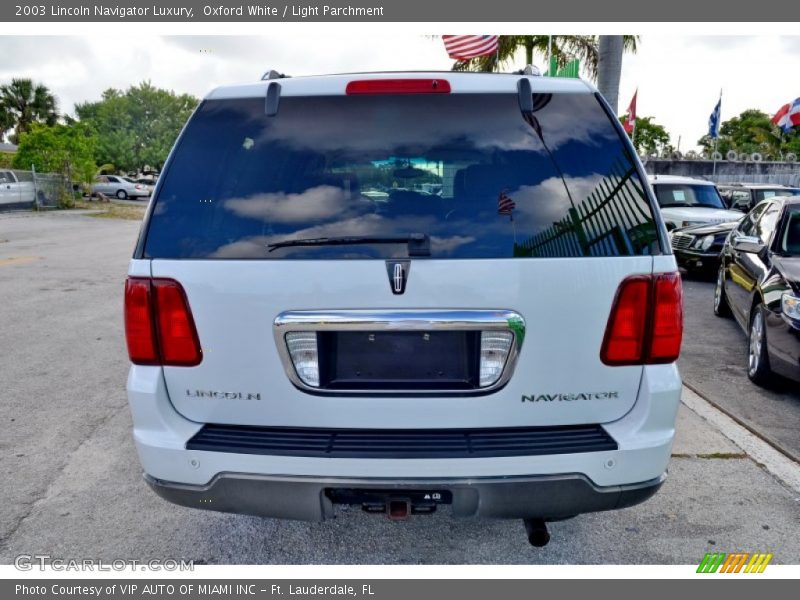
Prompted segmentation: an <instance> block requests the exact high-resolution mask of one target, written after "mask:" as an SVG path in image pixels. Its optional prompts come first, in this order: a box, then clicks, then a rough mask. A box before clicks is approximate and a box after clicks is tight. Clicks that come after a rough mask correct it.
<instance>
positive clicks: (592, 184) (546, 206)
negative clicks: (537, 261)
mask: <svg viewBox="0 0 800 600" xmlns="http://www.w3.org/2000/svg"><path fill="white" fill-rule="evenodd" d="M564 179H565V180H566V183H567V186H568V187H569V191H570V193H571V194H572V199H573V201H574V202H575V205H576V206H577V205H579V204H581V203H582V202H583V201H584V200H586V198H587V197H588V196H589V194H591V193H592V192H593V191H594V190H595V188H596V187H597V184H598V183H599V182H600V180H601V179H602V176H601V175H599V174H596V173H595V174H592V175H587V176H585V177H565V178H564ZM509 196H511V198H512V199H513V200H514V201H515V203H516V205H517V208H516V210H515V213H516V214H517V215H519V216H520V217H525V218H527V219H530V220H531V221H532V222H534V223H539V224H540V225H541V227H542V228H546V227H549V226H550V225H552V224H553V223H554V222H555V221H558V220H560V219H563V218H564V203H563V197H564V183H562V181H561V179H559V178H558V177H550V178H549V179H545V180H544V181H543V182H542V183H540V184H539V185H533V186H531V185H523V186H521V187H520V188H519V189H516V190H513V191H512V192H510V193H509ZM554 199H558V201H557V202H554V201H553V200H554Z"/></svg>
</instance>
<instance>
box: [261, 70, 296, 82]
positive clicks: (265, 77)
mask: <svg viewBox="0 0 800 600" xmlns="http://www.w3.org/2000/svg"><path fill="white" fill-rule="evenodd" d="M287 77H291V76H290V75H286V74H284V73H278V72H277V71H276V70H275V69H270V70H269V71H267V72H266V73H264V74H263V75H262V76H261V81H268V80H269V79H286V78H287Z"/></svg>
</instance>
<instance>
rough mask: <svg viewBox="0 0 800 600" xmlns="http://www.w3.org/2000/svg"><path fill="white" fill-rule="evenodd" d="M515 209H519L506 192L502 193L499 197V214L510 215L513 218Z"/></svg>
mask: <svg viewBox="0 0 800 600" xmlns="http://www.w3.org/2000/svg"><path fill="white" fill-rule="evenodd" d="M515 208H517V205H516V204H515V203H514V201H513V200H512V199H511V198H509V196H508V194H506V193H505V192H504V191H503V192H500V195H499V196H498V197H497V214H498V215H510V216H512V217H513V216H514V209H515Z"/></svg>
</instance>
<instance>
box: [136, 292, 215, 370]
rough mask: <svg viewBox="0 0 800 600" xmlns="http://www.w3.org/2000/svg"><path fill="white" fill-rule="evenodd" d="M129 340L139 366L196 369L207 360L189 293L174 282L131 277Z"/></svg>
mask: <svg viewBox="0 0 800 600" xmlns="http://www.w3.org/2000/svg"><path fill="white" fill-rule="evenodd" d="M125 338H126V340H127V342H128V356H129V357H130V359H131V362H132V363H134V364H137V365H164V366H176V367H192V366H195V365H198V364H200V361H201V360H202V359H203V353H202V350H201V348H200V340H199V339H198V337H197V330H196V329H195V326H194V320H193V319H192V313H191V310H190V309H189V303H188V302H187V300H186V294H185V293H184V291H183V287H181V284H180V283H178V282H177V281H175V280H173V279H150V278H142V277H129V278H128V280H127V281H126V282H125Z"/></svg>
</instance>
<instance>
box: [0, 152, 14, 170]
mask: <svg viewBox="0 0 800 600" xmlns="http://www.w3.org/2000/svg"><path fill="white" fill-rule="evenodd" d="M13 163H14V153H13V152H0V169H10V168H11V165H12V164H13Z"/></svg>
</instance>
